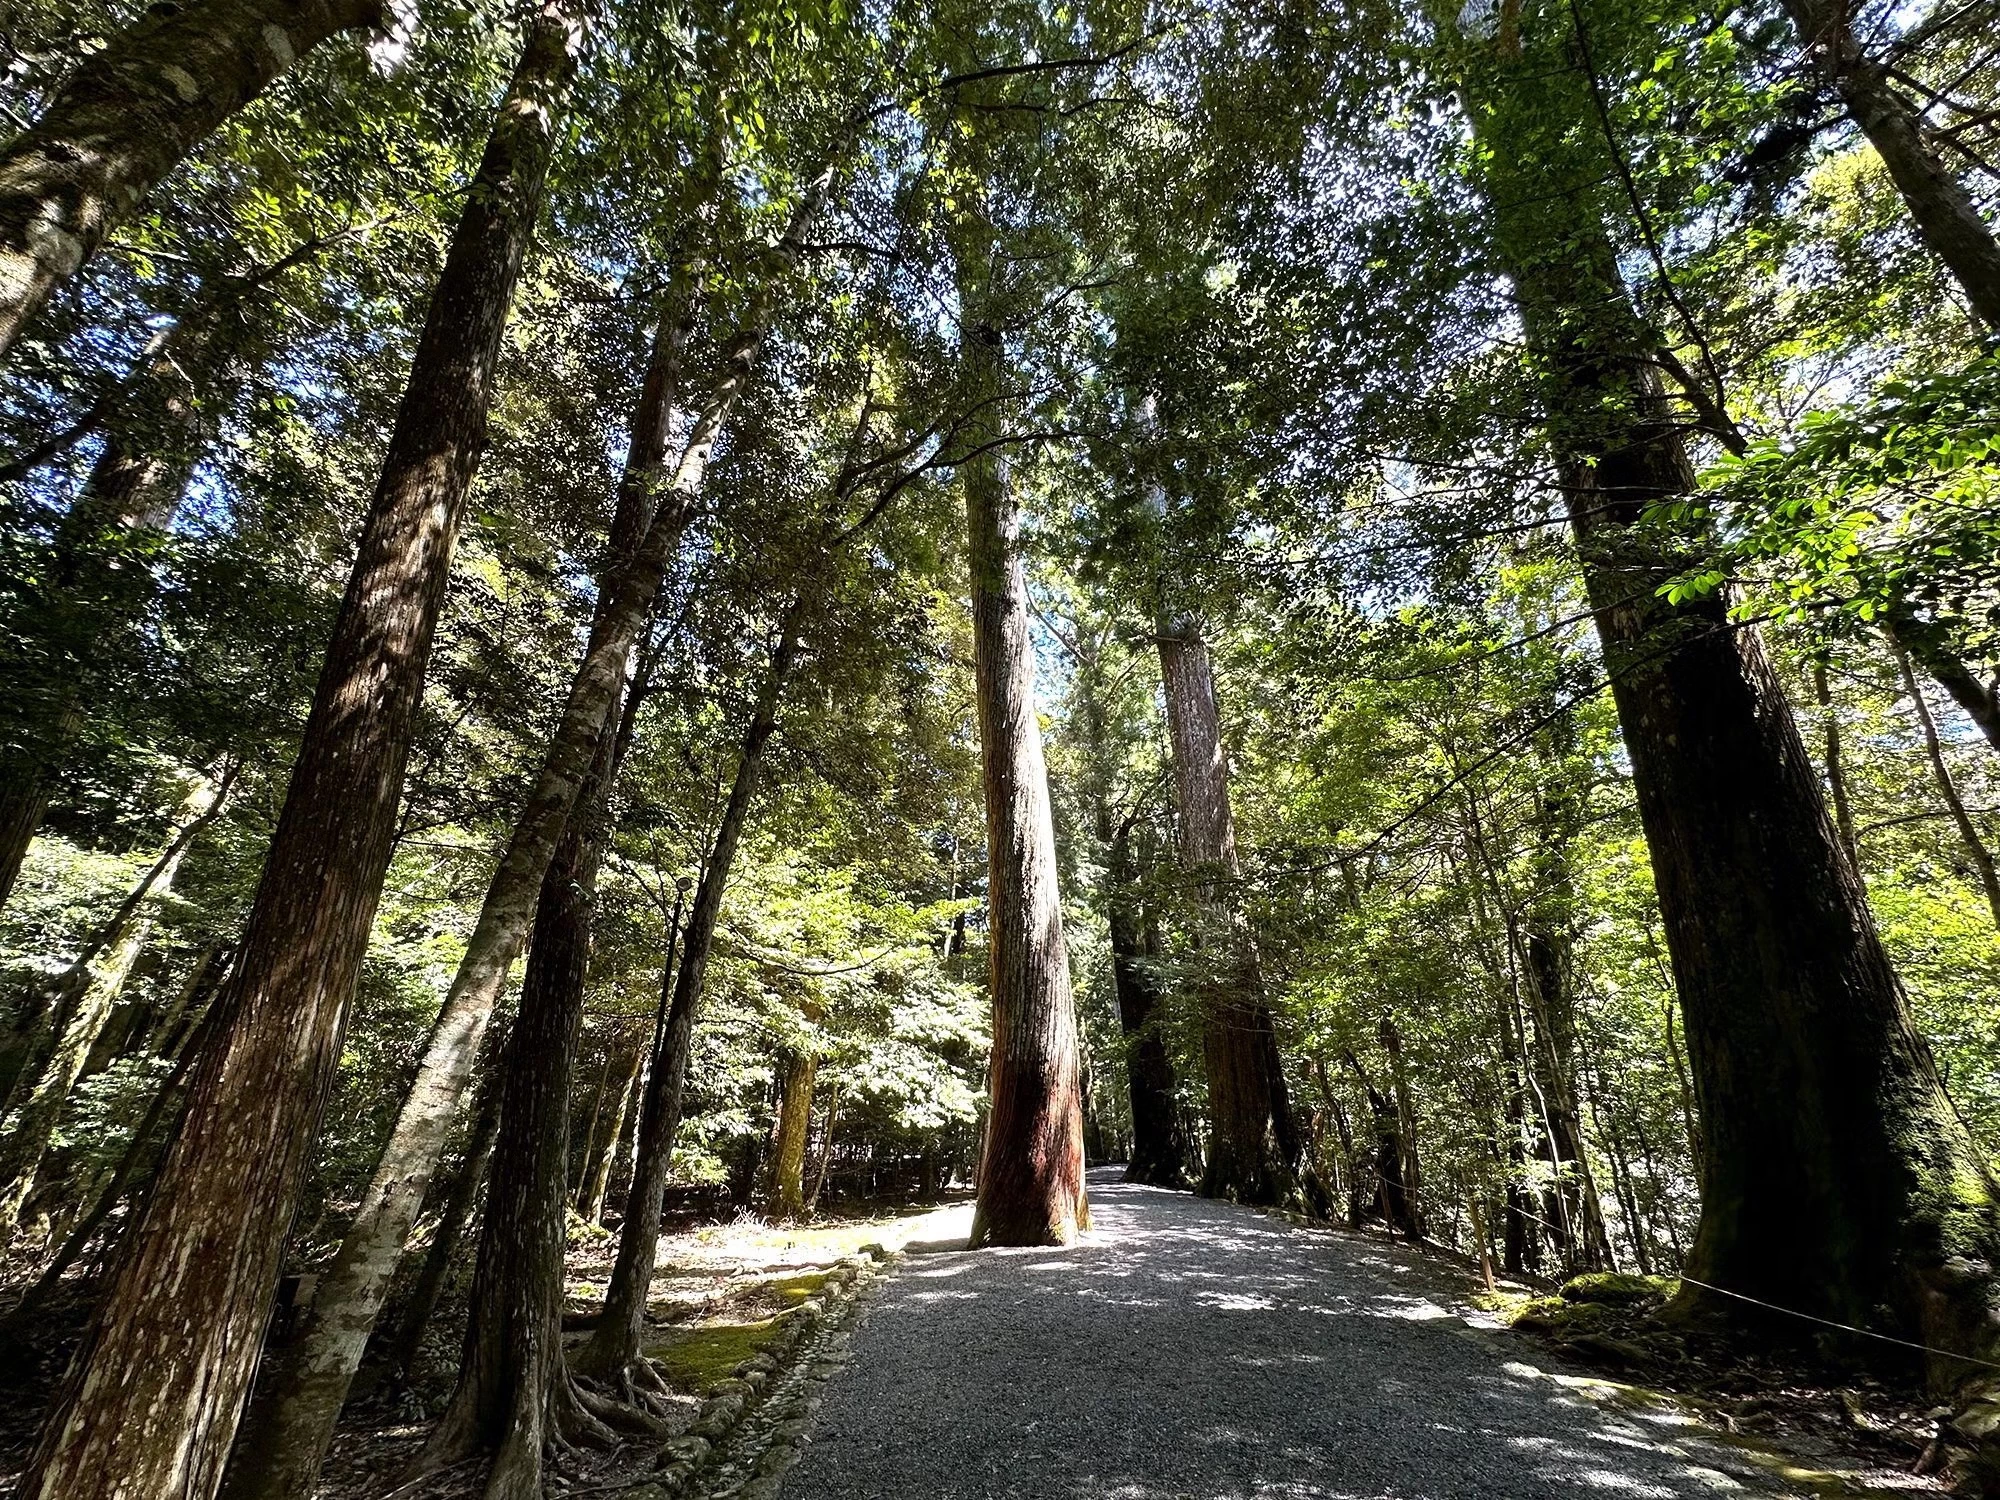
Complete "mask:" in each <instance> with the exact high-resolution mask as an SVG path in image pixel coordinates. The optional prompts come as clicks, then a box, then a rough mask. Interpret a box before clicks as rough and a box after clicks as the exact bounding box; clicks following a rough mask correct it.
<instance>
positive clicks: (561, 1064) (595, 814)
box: [422, 735, 612, 1500]
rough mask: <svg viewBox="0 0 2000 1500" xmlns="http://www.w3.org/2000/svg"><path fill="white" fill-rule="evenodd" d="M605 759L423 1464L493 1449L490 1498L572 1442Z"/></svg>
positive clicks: (528, 1480)
mask: <svg viewBox="0 0 2000 1500" xmlns="http://www.w3.org/2000/svg"><path fill="white" fill-rule="evenodd" d="M611 758H612V740H611V737H610V736H609V735H606V736H604V737H603V738H602V739H601V741H600V747H599V750H598V753H597V757H596V760H595V761H594V763H593V765H592V767H591V771H590V775H589V781H590V785H588V786H586V788H585V789H584V795H583V798H582V802H583V804H584V806H583V809H582V812H581V816H580V817H579V819H577V820H574V822H576V823H580V824H582V826H572V827H571V828H570V829H569V830H568V832H566V833H565V834H564V836H563V839H562V842H561V844H560V845H559V846H558V848H557V851H556V856H555V858H554V859H553V860H551V861H550V863H549V867H548V873H547V875H546V876H545V878H544V879H543V882H542V893H541V899H540V901H539V902H538V903H537V906H536V911H535V934H534V940H533V943H532V945H531V946H530V948H529V952H528V969H527V975H526V978H525V979H524V981H523V983H522V986H521V1014H520V1016H519V1018H518V1019H517V1020H516V1021H515V1023H514V1034H513V1036H512V1037H511V1038H510V1039H509V1044H508V1048H507V1061H506V1068H505V1072H504V1075H503V1080H502V1085H501V1097H500V1133H499V1136H498V1138H497V1140H496V1142H495V1145H494V1149H493V1165H492V1181H491V1183H490V1185H489V1186H488V1189H487V1194H486V1214H485V1218H484V1221H483V1223H482V1226H481V1229H480V1235H479V1269H478V1272H477V1275H476V1277H475V1280H474V1282H473V1293H472V1322H471V1326H470V1327H469V1328H468V1329H467V1331H466V1337H465V1355H464V1360H463V1362H462V1364H461V1365H460V1368H459V1377H458V1387H457V1389H456V1390H455V1391H454V1392H453V1394H452V1399H451V1405H450V1406H449V1407H447V1408H446V1410H445V1414H444V1417H443V1419H442V1420H441V1421H440V1422H439V1423H438V1427H437V1430H436V1431H435V1432H434V1433H433V1434H432V1437H431V1441H430V1444H429V1446H428V1448H427V1450H426V1456H425V1459H424V1460H423V1464H422V1466H423V1467H440V1466H443V1465H447V1464H451V1463H456V1462H458V1461H460V1460H461V1459H464V1458H466V1457H467V1456H470V1455H474V1454H481V1453H490V1454H492V1455H493V1468H492V1472H491V1475H490V1476H489V1478H488V1480H487V1485H486V1494H487V1496H488V1497H489V1500H539V1497H540V1496H541V1492H542V1454H543V1449H544V1448H545V1446H546V1445H547V1444H548V1442H549V1441H550V1440H551V1439H562V1438H566V1437H568V1436H571V1435H573V1434H574V1431H575V1428H576V1427H577V1425H578V1422H579V1418H580V1417H581V1413H580V1411H579V1410H578V1406H577V1403H578V1397H577V1393H576V1392H575V1390H574V1389H573V1388H572V1387H571V1385H570V1381H569V1371H568V1366H567V1364H566V1363H565V1361H564V1359H563V1347H562V1302H563V1252H564V1249H565V1247H566V1245H567V1242H568V1233H567V1229H568V1213H567V1210H568V1206H569V1203H568V1193H567V1192H566V1191H565V1188H566V1186H567V1184H566V1181H565V1176H566V1173H567V1171H568V1167H569V1118H570V1109H569V1095H570V1082H571V1077H572V1075H573V1074H574V1072H575V1070H576V1048H577V1036H578V1032H579V1030H580V1028H581V1026H582V1022H583V997H584V981H585V978H586V977H587V975H588V972H589V968H590V947H591V932H592V921H591V913H590V910H589V908H590V906H591V905H592V904H593V902H594V901H595V899H596V889H597V865H598V862H599V857H600V853H601V850H602V841H601V839H600V837H599V832H600V828H599V820H600V819H601V817H602V808H603V805H604V800H605V798H604V791H603V788H604V786H605V785H606V784H607V783H608V782H609V780H610V777H611V774H612V766H611ZM584 1425H586V1426H594V1423H588V1422H586V1423H585V1424H584Z"/></svg>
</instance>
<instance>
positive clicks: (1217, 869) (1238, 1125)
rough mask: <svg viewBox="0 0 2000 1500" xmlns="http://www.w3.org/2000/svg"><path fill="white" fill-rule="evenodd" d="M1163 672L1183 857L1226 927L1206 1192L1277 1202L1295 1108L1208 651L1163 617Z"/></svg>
mask: <svg viewBox="0 0 2000 1500" xmlns="http://www.w3.org/2000/svg"><path fill="white" fill-rule="evenodd" d="M1159 650H1160V676H1161V679H1162V680H1163V682H1164V683H1165V687H1166V704H1167V732H1168V738H1169V739H1170V740H1171V741H1172V745H1173V764H1174V792H1175V801H1176V805H1177V806H1178V808H1179V811H1180V827H1181V846H1182V858H1183V860H1184V861H1185V863H1186V865H1187V868H1188V873H1189V874H1190V875H1191V876H1193V877H1194V878H1195V880H1196V881H1197V882H1198V890H1199V892H1200V899H1201V901H1202V904H1203V905H1204V907H1205V908H1206V909H1207V910H1208V912H1209V913H1210V914H1211V915H1212V917H1213V919H1214V920H1213V921H1212V922H1211V924H1210V925H1211V926H1212V927H1213V928H1214V929H1215V930H1216V931H1217V932H1219V933H1221V934H1222V937H1223V944H1224V952H1223V953H1222V954H1221V955H1220V956H1219V962H1220V966H1221V971H1220V973H1219V974H1218V976H1217V977H1216V978H1215V979H1214V980H1213V981H1212V982H1211V983H1209V984H1208V985H1205V986H1204V988H1205V989H1207V990H1208V993H1207V994H1206V995H1205V996H1204V997H1203V998H1204V1002H1205V1003H1204V1005H1203V1015H1202V1060H1203V1063H1204V1064H1205V1067H1206V1071H1207V1074H1208V1122H1209V1139H1208V1163H1207V1168H1206V1170H1205V1171H1204V1172H1203V1174H1202V1181H1201V1191H1202V1193H1203V1195H1204V1196H1206V1197H1210V1198H1233V1199H1236V1200H1237V1201H1238V1202H1242V1203H1279V1202H1283V1201H1284V1200H1285V1199H1287V1198H1289V1197H1290V1196H1291V1195H1292V1193H1293V1191H1294V1187H1295V1184H1294V1180H1293V1173H1294V1171H1295V1169H1296V1167H1297V1153H1296V1151H1295V1149H1293V1128H1292V1120H1291V1107H1290V1103H1289V1101H1288V1100H1287V1098H1286V1095H1285V1078H1284V1069H1283V1066H1282V1061H1281V1059H1280V1058H1279V1056H1278V1049H1277V1034H1276V1031H1275V1029H1274V1028H1273V1026H1272V1023H1271V1012H1270V1009H1269V1008H1268V1007H1267V1006H1266V1005H1265V1003H1264V995H1263V987H1264V986H1263V976H1262V974H1261V972H1260V966H1259V963H1258V958H1257V939H1256V935H1255V934H1254V933H1252V932H1251V930H1250V926H1249V923H1248V922H1247V921H1246V920H1245V919H1244V917H1243V915H1242V912H1241V911H1240V910H1239V909H1238V906H1237V901H1236V893H1235V888H1234V887H1235V883H1236V882H1237V881H1238V880H1239V879H1240V878H1241V876H1242V867H1241V865H1240V863H1239V862H1238V859H1237V854H1236V823H1235V818H1234V815H1233V814H1232V812H1231V810H1230V805H1229V752H1228V749H1227V747H1226V746H1225V745H1224V744H1223V739H1222V717H1221V708H1220V704H1219V702H1218V699H1217V695H1216V691H1215V673H1214V671H1213V669H1212V668H1211V667H1210V665H1209V659H1208V646H1207V644H1206V642H1204V641H1203V640H1202V638H1201V633H1200V631H1199V630H1198V629H1197V628H1196V626H1195V624H1194V622H1193V621H1191V620H1177V621H1173V622H1170V623H1163V624H1162V626H1161V628H1160V632H1159Z"/></svg>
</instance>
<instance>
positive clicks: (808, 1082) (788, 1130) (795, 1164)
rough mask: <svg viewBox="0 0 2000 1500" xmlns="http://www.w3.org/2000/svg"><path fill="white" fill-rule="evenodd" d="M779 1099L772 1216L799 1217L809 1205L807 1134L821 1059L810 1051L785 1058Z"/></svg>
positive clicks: (773, 1155)
mask: <svg viewBox="0 0 2000 1500" xmlns="http://www.w3.org/2000/svg"><path fill="white" fill-rule="evenodd" d="M783 1075H784V1087H783V1089H782V1091H781V1092H780V1095H779V1099H778V1136H777V1141H776V1143H775V1144H774V1145H773V1146H772V1148H771V1217H772V1218H774V1219H796V1218H797V1217H798V1216H799V1215H800V1214H802V1213H804V1212H805V1207H806V1137H807V1135H808V1134H809V1133H810V1131H811V1128H812V1103H813V1082H814V1080H815V1079H817V1078H818V1077H819V1059H818V1058H817V1057H815V1056H813V1054H812V1053H810V1052H798V1053H793V1054H791V1055H790V1056H788V1057H786V1058H785V1061H784V1068H783Z"/></svg>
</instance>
